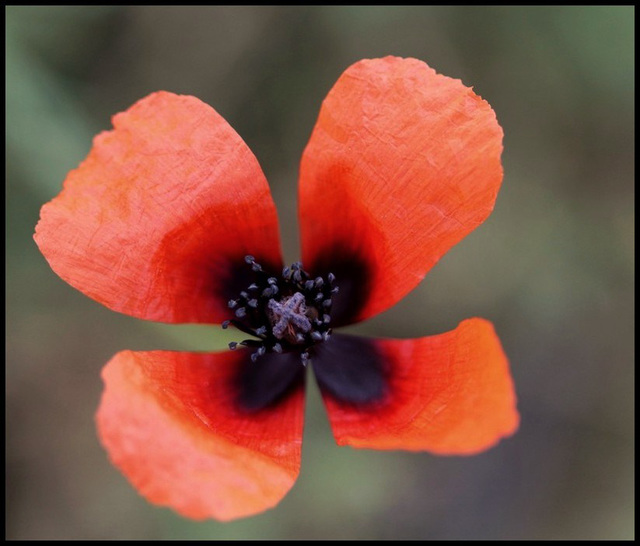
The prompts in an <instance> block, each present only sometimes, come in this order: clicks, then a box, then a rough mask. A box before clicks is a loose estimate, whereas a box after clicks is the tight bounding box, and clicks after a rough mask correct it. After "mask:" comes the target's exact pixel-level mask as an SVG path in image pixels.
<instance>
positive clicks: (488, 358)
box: [323, 318, 519, 454]
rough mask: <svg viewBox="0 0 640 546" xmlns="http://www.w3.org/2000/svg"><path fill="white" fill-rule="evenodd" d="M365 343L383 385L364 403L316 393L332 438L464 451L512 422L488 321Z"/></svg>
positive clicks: (502, 362) (484, 443)
mask: <svg viewBox="0 0 640 546" xmlns="http://www.w3.org/2000/svg"><path fill="white" fill-rule="evenodd" d="M371 343H372V344H373V346H374V347H375V348H376V349H377V350H378V351H379V353H380V354H381V356H382V358H383V359H384V360H385V361H386V362H387V367H388V370H387V373H388V378H387V381H388V383H387V386H388V392H387V394H386V396H385V397H384V398H383V399H382V400H381V401H380V402H376V403H372V404H369V405H357V404H349V403H344V402H339V401H338V400H337V399H336V398H335V397H332V396H331V395H330V394H328V393H327V392H326V391H325V392H324V393H323V397H324V400H325V404H326V406H327V411H328V413H329V419H330V421H331V427H332V429H333V433H334V436H335V438H336V441H337V442H338V444H341V445H343V444H348V445H351V446H354V447H363V448H375V449H408V450H427V451H432V452H434V453H441V454H471V453H476V452H478V451H481V450H484V449H486V448H488V447H491V446H492V445H494V444H495V443H496V442H498V440H500V438H502V437H504V436H508V435H510V434H512V433H513V432H514V431H515V430H516V428H517V427H518V421H519V417H518V412H517V410H516V398H515V393H514V387H513V381H512V379H511V375H510V372H509V364H508V361H507V358H506V357H505V355H504V352H503V350H502V347H501V345H500V341H499V340H498V337H497V336H496V334H495V331H494V329H493V326H492V325H491V323H490V322H487V321H486V320H482V319H478V318H476V319H470V320H466V321H463V322H462V323H461V324H460V325H459V326H458V327H457V328H456V329H455V330H453V331H451V332H447V333H445V334H441V335H437V336H431V337H424V338H420V339H407V340H371Z"/></svg>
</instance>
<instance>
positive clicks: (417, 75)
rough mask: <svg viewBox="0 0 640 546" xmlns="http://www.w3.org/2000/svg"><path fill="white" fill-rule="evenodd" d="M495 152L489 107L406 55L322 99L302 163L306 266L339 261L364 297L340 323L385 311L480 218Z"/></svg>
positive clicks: (349, 73)
mask: <svg viewBox="0 0 640 546" xmlns="http://www.w3.org/2000/svg"><path fill="white" fill-rule="evenodd" d="M501 152H502V129H501V128H500V126H499V125H498V123H497V121H496V117H495V114H494V112H493V110H492V109H491V107H490V106H489V104H487V103H486V102H485V101H484V100H482V99H481V98H480V97H478V96H477V95H475V94H474V93H473V91H472V90H471V89H470V88H467V87H465V86H464V85H463V84H462V83H461V82H460V81H459V80H453V79H450V78H447V77H445V76H441V75H438V74H436V73H435V71H434V70H432V69H431V68H429V67H428V66H427V65H426V64H425V63H423V62H421V61H418V60H415V59H399V58H395V57H387V58H384V59H375V60H364V61H360V62H358V63H356V64H354V65H353V66H351V67H350V68H349V69H347V70H346V72H345V73H344V74H343V75H342V76H341V77H340V79H339V80H338V82H337V83H336V84H335V86H334V87H333V89H332V90H331V91H330V93H329V95H328V96H327V98H326V99H325V101H324V103H323V105H322V109H321V110H320V116H319V118H318V121H317V124H316V126H315V128H314V130H313V133H312V135H311V139H310V142H309V144H308V146H307V148H306V150H305V152H304V154H303V157H302V164H301V168H300V186H299V191H300V210H299V214H300V225H301V231H302V233H301V238H302V249H303V253H302V254H303V263H304V264H305V267H306V268H307V269H308V270H312V271H313V270H316V269H318V270H323V269H327V268H330V267H331V265H330V264H331V259H332V258H333V257H335V255H336V254H339V256H340V261H342V260H343V259H344V258H345V257H346V258H348V259H349V260H350V261H351V262H352V264H353V267H352V268H353V269H354V271H355V274H354V275H355V277H356V281H357V282H356V283H355V284H356V285H357V287H359V290H363V291H366V297H362V295H361V294H355V295H354V294H349V297H350V298H353V297H354V296H355V299H356V300H358V301H360V302H361V303H360V304H359V307H358V309H357V313H354V314H353V315H354V316H352V317H349V318H350V320H362V319H364V318H367V317H370V316H372V315H374V314H376V313H379V312H381V311H383V310H385V309H387V308H388V307H390V306H392V305H393V304H394V303H396V302H397V301H398V300H400V299H401V298H402V297H403V296H404V295H405V294H406V293H407V292H409V291H410V290H411V289H412V288H414V287H415V286H416V285H417V284H418V283H419V282H420V280H421V279H422V278H423V277H424V275H425V274H426V273H427V271H429V269H431V267H432V266H433V265H434V264H435V263H436V262H437V261H438V260H439V259H440V257H441V256H442V255H443V254H445V252H447V250H449V249H450V248H451V247H452V246H453V245H455V244H456V243H457V242H458V241H460V240H461V239H462V238H463V237H464V236H465V235H467V234H468V233H469V232H470V231H472V230H473V229H474V228H475V227H476V226H478V225H479V224H480V223H482V222H483V221H484V220H485V219H486V218H487V216H488V215H489V213H490V212H491V210H492V209H493V205H494V202H495V199H496V195H497V193H498V189H499V187H500V183H501V181H502V166H501V163H500V154H501ZM340 268H341V269H346V270H348V268H345V267H344V266H343V264H341V266H340ZM362 270H365V271H366V274H363V273H362ZM363 277H365V278H366V284H365V283H363V281H362V278H363ZM338 280H339V279H338ZM350 282H351V280H350Z"/></svg>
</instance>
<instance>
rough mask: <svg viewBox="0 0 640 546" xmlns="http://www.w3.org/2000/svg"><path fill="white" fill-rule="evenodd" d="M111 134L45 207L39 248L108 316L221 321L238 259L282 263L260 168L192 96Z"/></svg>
mask: <svg viewBox="0 0 640 546" xmlns="http://www.w3.org/2000/svg"><path fill="white" fill-rule="evenodd" d="M113 125H114V130H112V131H109V132H103V133H101V134H100V135H98V136H97V137H96V138H95V140H94V143H93V148H92V149H91V152H90V153H89V156H88V157H87V158H86V159H85V161H84V162H83V163H82V164H81V165H80V166H79V167H78V168H77V169H76V170H74V171H72V172H70V173H69V175H68V177H67V179H66V181H65V184H64V189H63V191H62V193H61V194H60V195H59V196H58V197H56V198H55V199H54V200H53V201H51V202H50V203H48V204H46V205H44V207H43V208H42V211H41V218H40V222H39V223H38V225H37V227H36V234H35V240H36V242H37V244H38V246H39V247H40V250H41V251H42V253H43V254H44V256H45V257H46V258H47V260H48V261H49V264H50V265H51V267H52V268H53V270H54V271H55V272H56V273H57V274H58V275H60V277H62V278H63V279H64V280H65V281H67V282H68V283H69V284H71V285H72V286H74V287H75V288H77V289H78V290H80V291H82V292H84V293H85V294H87V295H88V296H90V297H92V298H94V299H95V300H97V301H99V302H100V303H102V304H104V305H106V306H107V307H110V308H111V309H114V310H116V311H120V312H123V313H126V314H129V315H133V316H136V317H140V318H144V319H150V320H158V321H163V322H221V321H223V320H225V319H226V318H228V309H227V307H226V303H227V301H228V299H229V297H231V296H235V295H236V294H235V293H233V292H234V291H233V290H232V289H229V288H228V285H229V284H230V283H232V282H233V279H231V277H232V276H233V268H234V267H235V266H236V265H243V262H242V259H243V256H244V255H246V254H252V255H254V256H255V257H256V259H257V261H258V262H259V263H261V264H262V265H263V266H270V265H272V266H273V267H274V268H280V267H281V265H282V264H281V261H282V260H281V252H280V242H279V233H278V221H277V216H276V210H275V206H274V204H273V200H272V198H271V194H270V191H269V187H268V185H267V182H266V180H265V177H264V174H263V173H262V170H261V169H260V166H259V165H258V162H257V160H256V158H255V157H254V156H253V154H252V153H251V151H250V150H249V148H248V147H247V145H246V144H245V143H244V142H243V141H242V139H241V138H240V137H239V136H238V135H237V134H236V132H235V131H234V130H233V129H232V128H231V127H230V126H229V125H228V124H227V122H226V121H225V120H224V119H223V118H222V117H221V116H220V115H219V114H218V113H217V112H216V111H215V110H213V109H212V108H211V107H210V106H208V105H206V104H204V103H203V102H201V101H200V100H198V99H196V98H195V97H189V96H179V95H174V94H172V93H168V92H158V93H153V94H152V95H149V96H148V97H146V98H144V99H142V100H140V101H139V102H137V103H136V104H135V105H133V106H132V107H131V108H130V109H129V110H127V111H126V112H124V113H121V114H118V115H116V116H114V118H113ZM245 267H246V266H245Z"/></svg>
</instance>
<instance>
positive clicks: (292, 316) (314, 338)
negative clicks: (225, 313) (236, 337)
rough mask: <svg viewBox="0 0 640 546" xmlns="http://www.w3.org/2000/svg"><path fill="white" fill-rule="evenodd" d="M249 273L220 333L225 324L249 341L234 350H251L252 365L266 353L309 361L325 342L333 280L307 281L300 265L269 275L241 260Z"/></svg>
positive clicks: (253, 262) (232, 345)
mask: <svg viewBox="0 0 640 546" xmlns="http://www.w3.org/2000/svg"><path fill="white" fill-rule="evenodd" d="M244 260H245V262H246V263H247V265H249V266H250V267H251V270H252V271H253V272H254V275H255V276H254V279H253V282H251V283H250V284H249V285H248V287H247V289H246V290H243V291H241V292H240V293H239V296H238V298H236V299H232V300H229V302H228V306H229V309H231V310H233V314H234V315H235V318H234V319H231V320H225V321H224V322H223V323H222V328H224V329H226V328H228V327H229V326H230V325H233V326H235V327H236V328H237V329H238V330H240V331H242V332H245V333H246V334H248V335H250V336H252V338H251V339H245V340H243V341H241V342H239V343H237V342H231V343H230V344H229V348H230V349H232V350H235V349H236V348H237V347H238V345H242V346H244V347H253V348H254V352H253V353H252V354H251V355H250V357H251V360H252V361H253V362H257V361H258V360H259V359H260V357H261V356H263V355H265V354H266V353H267V352H273V353H286V352H293V351H295V352H297V353H298V354H299V355H300V360H301V362H302V364H303V365H305V366H306V365H307V364H308V363H309V362H310V361H311V356H312V351H313V347H314V345H316V344H317V343H322V342H324V341H326V340H327V339H329V336H330V333H331V329H330V327H329V324H330V322H331V316H330V309H331V299H332V294H333V293H334V292H335V291H336V290H335V289H336V288H337V287H333V283H334V281H335V275H333V274H332V273H329V274H328V275H327V276H326V277H324V278H323V277H315V278H312V277H311V276H310V275H309V274H308V273H307V272H306V271H305V270H304V269H303V268H302V264H301V263H300V262H295V263H293V264H291V265H290V266H289V267H284V268H283V269H282V274H281V276H280V277H278V276H274V275H269V272H268V271H265V270H263V268H262V266H261V265H260V264H259V263H257V262H256V260H255V258H254V257H253V256H251V255H247V256H245V258H244Z"/></svg>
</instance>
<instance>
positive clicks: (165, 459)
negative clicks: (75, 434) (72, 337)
mask: <svg viewBox="0 0 640 546" xmlns="http://www.w3.org/2000/svg"><path fill="white" fill-rule="evenodd" d="M245 357H248V351H244V350H239V351H236V352H225V353H214V354H196V353H176V352H167V351H154V352H132V351H124V352H121V353H118V354H117V355H116V356H114V357H113V359H112V360H111V361H110V362H109V363H108V364H107V365H106V367H105V368H104V370H103V374H102V376H103V379H104V382H105V390H104V393H103V396H102V401H101V404H100V408H99V410H98V414H97V424H98V432H99V436H100V439H101V441H102V443H103V444H104V446H105V448H106V449H107V451H108V452H109V456H110V458H111V460H112V462H113V463H114V464H115V465H116V466H117V467H118V468H120V470H121V471H122V472H123V473H124V474H125V476H126V477H127V478H128V479H129V480H130V481H131V483H132V484H133V485H134V486H135V487H136V489H137V490H138V491H139V492H140V493H141V494H142V495H143V496H145V497H146V498H147V499H148V500H149V501H151V502H152V503H155V504H158V505H162V506H168V507H171V508H173V509H174V510H176V511H177V512H179V513H180V514H182V515H184V516H186V517H189V518H194V519H204V518H216V519H220V520H230V519H234V518H239V517H244V516H249V515H252V514H256V513H258V512H262V511H263V510H266V509H267V508H271V507H272V506H274V505H275V504H277V503H278V502H279V501H280V500H281V499H282V497H283V496H284V495H285V494H286V493H287V492H288V491H289V489H290V488H291V487H292V485H293V483H294V482H295V480H296V478H297V476H298V472H299V467H300V449H301V442H302V425H303V389H302V384H301V383H299V384H298V387H297V388H294V389H291V390H290V391H289V392H288V393H287V395H286V396H284V397H281V398H280V399H279V400H278V401H277V403H274V404H272V405H270V406H269V407H268V408H264V409H262V410H261V411H253V410H251V409H243V406H242V404H239V398H238V392H237V389H238V373H239V370H240V369H241V367H242V364H243V359H244V358H245Z"/></svg>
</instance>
